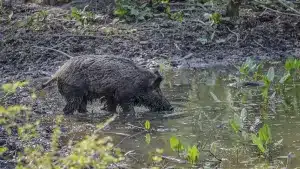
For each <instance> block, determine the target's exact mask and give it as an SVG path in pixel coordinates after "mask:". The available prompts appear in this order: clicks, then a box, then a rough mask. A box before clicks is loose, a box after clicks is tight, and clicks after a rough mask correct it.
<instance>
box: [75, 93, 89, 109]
mask: <svg viewBox="0 0 300 169" xmlns="http://www.w3.org/2000/svg"><path fill="white" fill-rule="evenodd" d="M86 106H87V98H86V96H84V97H83V98H82V101H81V104H80V105H79V108H78V109H77V111H78V113H87V112H88V111H87V109H86Z"/></svg>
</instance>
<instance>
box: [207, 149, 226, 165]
mask: <svg viewBox="0 0 300 169" xmlns="http://www.w3.org/2000/svg"><path fill="white" fill-rule="evenodd" d="M203 151H206V152H208V153H209V154H210V155H211V156H213V157H214V158H215V159H217V160H218V161H219V162H221V161H222V159H220V158H218V157H217V156H216V155H215V154H214V153H212V152H211V151H210V150H203Z"/></svg>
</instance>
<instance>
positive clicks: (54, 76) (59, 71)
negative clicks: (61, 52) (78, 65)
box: [41, 62, 69, 89]
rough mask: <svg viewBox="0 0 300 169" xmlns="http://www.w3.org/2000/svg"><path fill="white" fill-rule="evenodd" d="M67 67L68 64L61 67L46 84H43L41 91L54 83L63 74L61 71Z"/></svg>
mask: <svg viewBox="0 0 300 169" xmlns="http://www.w3.org/2000/svg"><path fill="white" fill-rule="evenodd" d="M68 66H69V62H67V63H65V64H64V65H62V66H61V67H60V68H59V69H58V70H57V71H56V72H55V74H54V75H53V76H52V77H51V78H50V79H49V80H48V81H47V82H45V83H43V84H42V85H41V89H44V88H45V87H46V86H48V85H49V84H50V83H52V82H54V81H55V80H56V79H57V78H58V77H59V76H60V75H61V74H62V73H63V71H64V70H66V69H67V68H68Z"/></svg>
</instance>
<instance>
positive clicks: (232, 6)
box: [226, 0, 242, 17]
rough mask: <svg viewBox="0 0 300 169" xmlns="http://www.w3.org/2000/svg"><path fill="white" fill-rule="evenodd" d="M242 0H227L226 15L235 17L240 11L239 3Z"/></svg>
mask: <svg viewBox="0 0 300 169" xmlns="http://www.w3.org/2000/svg"><path fill="white" fill-rule="evenodd" d="M241 3H242V0H229V3H228V4H227V8H226V16H228V17H237V16H239V12H240V5H241Z"/></svg>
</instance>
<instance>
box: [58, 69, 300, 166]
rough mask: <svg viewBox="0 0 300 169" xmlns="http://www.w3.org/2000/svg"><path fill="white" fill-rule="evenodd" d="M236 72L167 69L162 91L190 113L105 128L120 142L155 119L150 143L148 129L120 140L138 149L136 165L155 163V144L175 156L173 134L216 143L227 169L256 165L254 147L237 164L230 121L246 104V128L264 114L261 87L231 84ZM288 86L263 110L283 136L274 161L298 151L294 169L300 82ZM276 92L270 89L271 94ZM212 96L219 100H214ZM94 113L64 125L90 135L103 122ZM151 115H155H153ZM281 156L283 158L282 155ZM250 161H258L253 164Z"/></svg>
mask: <svg viewBox="0 0 300 169" xmlns="http://www.w3.org/2000/svg"><path fill="white" fill-rule="evenodd" d="M234 72H236V70H226V71H204V70H193V71H191V70H180V71H168V72H165V73H164V75H165V77H166V78H165V81H164V84H163V85H162V89H163V92H164V93H165V94H166V96H167V97H168V98H169V99H170V101H171V103H172V104H173V105H174V106H175V107H176V109H175V112H183V113H184V115H185V116H184V117H181V118H173V119H156V120H153V119H149V118H141V119H138V120H136V119H133V120H131V121H129V122H128V123H129V124H130V125H128V123H127V124H124V123H121V122H114V123H112V125H110V126H109V129H107V130H105V132H106V134H109V135H111V136H113V138H114V141H115V143H116V144H118V143H120V141H121V140H123V139H124V138H125V137H126V136H125V135H120V133H123V134H128V135H134V134H136V133H139V132H140V131H141V129H139V127H143V124H144V121H145V120H146V119H149V120H150V121H151V127H152V128H154V129H156V131H155V132H152V133H151V142H150V144H147V143H146V142H145V133H142V134H139V135H136V137H132V138H127V139H125V140H123V141H122V142H121V143H120V144H119V146H120V147H121V148H122V149H124V151H131V150H134V151H132V152H133V153H132V154H131V155H130V156H131V157H132V159H133V160H132V162H133V163H135V166H136V167H137V168H140V167H138V166H143V164H144V163H146V162H149V161H150V160H149V157H148V152H154V151H155V149H156V148H163V149H164V154H165V155H168V156H176V155H177V153H174V152H172V151H171V149H170V145H169V139H170V137H171V136H177V137H178V138H179V139H180V140H181V141H182V143H183V144H184V145H190V146H192V145H195V144H202V145H203V144H206V145H207V146H208V147H207V148H209V146H210V145H211V144H212V143H214V145H216V150H217V151H216V152H215V154H216V156H217V157H218V158H220V159H222V160H223V162H222V164H221V166H222V168H254V166H255V165H256V164H259V163H263V160H255V158H257V156H256V154H255V152H253V151H252V152H251V151H248V152H245V153H242V152H241V153H240V155H239V157H238V163H237V157H236V151H235V149H234V147H235V142H234V139H233V136H232V135H233V131H232V130H231V128H230V126H229V125H228V124H227V123H228V121H229V120H230V119H232V118H233V115H234V113H238V114H240V112H241V110H242V109H243V108H246V110H247V112H248V116H247V121H246V124H245V125H246V126H249V125H251V124H252V123H253V122H254V120H255V117H259V116H260V115H261V114H263V106H262V105H263V104H262V102H263V99H262V97H261V88H259V87H248V88H243V89H241V88H233V87H228V86H227V84H228V83H230V79H229V77H230V76H229V74H232V73H234ZM286 88H290V89H289V90H288V91H287V92H285V94H284V95H275V96H276V97H275V98H274V99H271V101H270V103H269V109H268V110H267V111H265V112H264V114H265V115H266V117H267V119H266V122H267V123H268V124H269V125H270V128H271V132H272V139H273V140H274V141H275V142H276V141H278V140H280V139H283V147H282V149H280V150H279V152H276V153H275V154H274V160H275V162H274V163H273V164H272V165H274V166H280V167H279V168H281V167H285V165H286V159H285V158H284V157H282V156H286V155H288V153H289V152H293V153H294V154H295V155H296V157H295V158H294V159H292V163H291V164H290V165H289V168H294V167H297V166H300V160H298V159H299V158H298V157H299V156H300V151H299V150H300V132H299V129H300V126H299V125H300V116H299V107H300V105H299V101H300V100H299V97H300V85H297V84H296V85H295V86H293V85H288V86H286ZM273 92H274V91H271V93H270V95H271V94H272V93H273ZM213 95H215V96H216V97H217V99H216V98H215V99H214V98H213V97H214V96H213ZM137 111H144V109H141V108H137ZM91 116H92V117H85V118H78V117H71V118H70V119H66V120H65V122H64V123H65V125H66V126H67V127H68V128H69V129H76V130H75V132H74V133H73V136H76V137H79V136H81V135H84V134H87V133H88V131H89V130H90V128H89V127H87V126H88V125H87V123H89V124H95V123H97V122H99V118H98V117H96V115H91ZM152 116H156V115H155V113H152ZM133 126H136V127H133ZM79 128H80V129H79ZM105 132H104V133H105ZM110 133H114V134H110ZM118 133H119V134H118ZM240 149H241V148H240ZM245 149H246V148H245ZM249 152H250V153H249ZM277 157H281V158H279V159H277ZM207 158H208V156H207V155H206V154H205V153H203V154H201V159H202V160H204V159H207ZM251 159H252V160H255V161H254V162H252V163H251ZM136 160H137V161H136ZM139 164H141V165H139ZM171 164H172V163H170V165H171Z"/></svg>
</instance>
